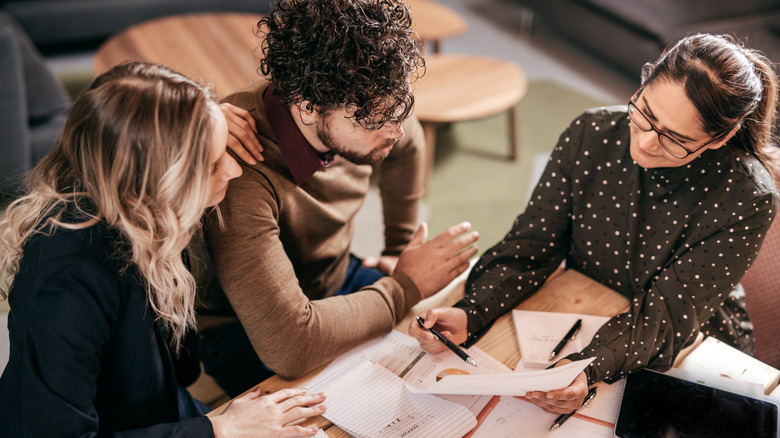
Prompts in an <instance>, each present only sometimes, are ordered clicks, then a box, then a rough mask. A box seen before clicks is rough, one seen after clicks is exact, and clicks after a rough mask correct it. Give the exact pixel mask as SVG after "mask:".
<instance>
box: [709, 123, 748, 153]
mask: <svg viewBox="0 0 780 438" xmlns="http://www.w3.org/2000/svg"><path fill="white" fill-rule="evenodd" d="M741 126H742V125H737V126H735V127H734V129H732V130H731V132H729V133H728V134H726V136H724V137H723V138H722V139H720V140H718V141H716V142H713V143H712V144H711V145H709V147H708V149H720V147H721V146H723V145H724V144H726V143H728V142H729V140H731V139H732V138H733V137H734V136H735V135H736V134H737V131H739V128H740V127H741Z"/></svg>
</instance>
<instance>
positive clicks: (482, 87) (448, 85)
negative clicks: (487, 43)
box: [414, 55, 528, 171]
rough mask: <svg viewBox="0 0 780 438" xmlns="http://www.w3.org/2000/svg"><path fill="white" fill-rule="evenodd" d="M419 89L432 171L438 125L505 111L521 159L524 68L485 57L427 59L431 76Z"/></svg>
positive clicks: (416, 94)
mask: <svg viewBox="0 0 780 438" xmlns="http://www.w3.org/2000/svg"><path fill="white" fill-rule="evenodd" d="M414 88H415V92H414V97H415V104H414V108H415V110H414V112H415V114H416V115H417V118H419V119H420V122H421V123H422V125H423V129H424V130H425V137H426V142H427V144H428V169H429V171H430V170H431V168H432V166H433V156H434V149H435V148H436V126H435V124H436V123H452V122H462V121H466V120H475V119H480V118H484V117H488V116H493V115H495V114H498V113H501V112H504V111H507V113H508V115H509V144H510V158H511V159H513V160H514V159H516V158H517V155H518V141H517V124H518V121H517V104H518V103H519V102H520V99H522V98H523V96H525V93H526V90H527V89H528V80H527V79H526V76H525V73H524V72H523V70H522V69H521V68H520V67H519V66H517V65H516V64H514V63H512V62H508V61H504V60H501V59H496V58H488V57H482V56H472V55H436V56H431V57H428V58H426V60H425V74H424V75H423V76H422V77H421V78H419V79H418V80H417V81H416V82H415V83H414Z"/></svg>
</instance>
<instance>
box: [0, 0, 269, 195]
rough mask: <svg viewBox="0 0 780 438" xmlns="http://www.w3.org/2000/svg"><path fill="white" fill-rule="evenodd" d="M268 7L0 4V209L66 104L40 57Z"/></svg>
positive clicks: (189, 1) (91, 1)
mask: <svg viewBox="0 0 780 438" xmlns="http://www.w3.org/2000/svg"><path fill="white" fill-rule="evenodd" d="M270 2H271V0H11V1H3V0H0V60H2V62H0V204H2V203H4V201H5V200H6V198H8V197H9V195H11V196H12V195H13V193H14V192H16V191H17V190H18V189H19V188H20V187H21V185H22V183H23V181H24V177H25V174H26V173H27V171H28V170H29V169H30V168H31V167H32V166H33V165H34V164H35V163H36V162H37V161H38V160H39V159H40V158H41V157H43V156H44V155H45V154H46V153H47V152H48V151H49V150H50V149H51V147H52V145H53V144H54V141H55V139H56V137H57V135H59V132H60V130H61V128H62V125H63V123H64V119H65V113H66V111H67V109H68V107H69V106H70V103H71V99H70V97H69V95H68V93H66V91H65V89H64V87H63V85H62V83H61V82H60V80H59V79H58V78H57V77H55V75H54V74H53V72H52V71H51V69H50V68H49V67H48V66H47V64H46V62H45V61H44V55H49V54H55V53H56V54H63V53H68V52H84V51H90V50H94V49H95V48H97V47H98V45H99V44H100V43H102V42H103V41H105V40H106V39H108V38H109V37H110V36H111V35H113V34H115V33H117V32H120V31H122V30H123V29H125V28H127V27H129V26H132V25H134V24H137V23H140V22H142V21H146V20H150V19H153V18H158V17H162V16H165V15H172V14H183V13H194V12H213V11H231V12H254V13H266V12H268V9H269V7H270Z"/></svg>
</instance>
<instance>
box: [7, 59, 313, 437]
mask: <svg viewBox="0 0 780 438" xmlns="http://www.w3.org/2000/svg"><path fill="white" fill-rule="evenodd" d="M227 135H228V132H227V124H226V121H225V118H224V116H223V115H222V113H221V112H220V109H219V107H218V106H217V104H216V103H215V99H214V96H212V95H211V93H210V92H209V91H208V90H206V89H204V88H203V87H201V86H200V85H198V84H197V83H195V82H193V81H192V80H190V79H188V78H186V77H184V76H182V75H180V74H178V73H175V72H172V71H170V70H168V69H166V68H164V67H161V66H157V65H152V64H144V63H132V64H125V65H122V66H118V67H116V68H114V69H113V70H111V71H109V72H108V73H106V74H104V75H102V76H101V77H99V78H97V79H96V80H95V82H94V83H93V84H92V86H91V88H90V89H89V90H88V91H87V92H85V93H83V95H82V96H81V97H79V99H78V100H77V101H76V102H75V103H74V105H73V107H72V109H71V110H70V113H69V116H68V120H67V122H66V125H65V128H64V131H63V134H62V136H61V138H60V140H59V141H58V143H57V145H56V146H55V148H54V150H53V151H52V152H51V153H50V154H49V155H48V156H46V157H45V158H44V159H43V160H42V161H41V163H40V164H39V165H38V166H37V167H36V168H35V169H34V170H33V171H32V173H31V175H30V179H29V182H30V189H29V192H28V193H27V194H26V196H24V197H22V198H20V199H18V200H17V201H16V202H14V203H13V204H11V206H10V207H8V210H7V217H6V219H5V221H3V222H2V223H0V273H2V274H4V275H6V276H7V277H9V278H13V282H12V283H11V284H10V285H8V284H6V285H2V286H3V287H2V289H0V294H2V297H3V298H7V299H8V300H9V302H10V305H11V312H10V314H9V322H8V327H9V333H10V340H11V352H10V359H9V362H8V365H7V367H6V369H5V371H4V372H3V375H2V377H0V436H6V437H21V436H45V437H55V436H93V435H100V436H109V435H110V436H114V435H116V436H143V437H151V436H187V437H199V436H203V437H212V436H217V437H219V436H231V437H233V436H250V435H251V436H255V437H256V436H274V437H276V436H312V435H314V434H315V433H316V428H308V427H307V428H304V427H301V426H292V427H285V425H286V424H288V423H290V422H292V421H295V420H298V419H301V418H305V417H311V416H315V415H319V414H321V413H322V412H324V407H322V405H320V403H321V402H322V401H323V400H324V395H323V394H317V395H306V394H304V393H303V392H301V391H298V390H282V391H279V392H277V393H274V394H271V395H268V396H265V397H260V394H259V393H257V392H252V393H249V394H247V395H245V396H243V397H241V398H239V399H238V400H236V402H234V403H233V404H232V405H230V406H229V407H228V409H227V410H226V411H225V412H224V413H223V414H222V415H219V416H213V417H211V418H208V417H205V416H203V415H202V414H203V413H204V412H205V409H204V408H205V406H203V405H202V404H199V403H198V402H196V401H195V400H194V399H192V397H190V395H189V393H187V392H186V390H184V389H182V386H181V385H180V384H179V382H178V381H177V374H176V370H177V368H179V367H180V365H182V364H183V363H186V362H187V361H188V359H189V361H190V362H194V358H193V357H192V354H191V353H192V351H191V350H190V348H191V347H190V345H189V339H190V337H189V336H187V335H188V334H191V333H192V332H193V331H192V329H193V327H194V321H195V314H194V310H193V308H194V307H193V306H194V299H195V282H194V280H193V277H192V275H191V274H190V272H189V271H188V268H187V264H186V263H187V262H186V256H184V257H183V250H184V248H185V246H186V245H187V243H188V242H189V241H190V239H191V237H192V236H193V234H194V233H195V232H196V231H197V229H198V226H199V223H200V219H201V216H202V214H203V212H204V209H205V208H207V207H209V206H214V205H216V204H217V203H218V202H219V201H221V200H222V198H223V197H224V194H225V190H226V189H227V184H228V181H229V180H230V179H232V178H235V177H236V176H238V175H240V173H241V170H240V168H239V167H238V165H237V164H236V162H235V161H234V160H233V159H232V158H231V157H230V156H229V155H228V154H226V153H225V145H226V142H227ZM195 363H197V362H195ZM179 377H181V376H179Z"/></svg>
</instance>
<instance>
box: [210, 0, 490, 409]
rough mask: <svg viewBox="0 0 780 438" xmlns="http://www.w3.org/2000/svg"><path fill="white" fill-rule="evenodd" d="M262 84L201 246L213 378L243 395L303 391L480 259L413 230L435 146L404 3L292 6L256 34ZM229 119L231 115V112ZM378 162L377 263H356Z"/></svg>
mask: <svg viewBox="0 0 780 438" xmlns="http://www.w3.org/2000/svg"><path fill="white" fill-rule="evenodd" d="M258 33H259V34H260V35H261V36H264V40H263V43H262V45H261V48H262V52H263V58H262V60H261V61H260V70H261V72H262V73H263V75H264V77H262V78H259V79H258V80H256V81H255V82H254V83H253V84H251V85H250V86H249V87H247V88H245V89H242V90H240V91H238V92H236V93H234V94H233V95H231V96H229V97H228V98H227V99H226V101H227V103H229V104H230V105H232V106H230V105H228V107H230V108H231V109H230V111H229V115H228V119H229V124H230V125H231V126H230V132H231V134H232V138H231V141H230V146H231V149H232V150H233V151H234V152H235V153H236V155H237V156H239V157H240V158H242V159H243V160H244V161H245V162H246V164H244V166H243V167H244V172H243V175H242V176H241V177H240V178H238V179H237V180H236V181H235V183H234V184H232V185H231V187H230V190H229V191H228V192H227V195H226V198H225V200H224V201H223V202H222V204H221V205H220V208H221V214H222V218H223V222H224V223H223V224H220V221H219V220H211V221H210V222H209V223H208V224H207V226H206V232H205V240H206V244H207V248H208V252H209V254H210V256H211V259H212V265H213V270H212V271H211V272H215V273H216V275H215V276H214V277H212V278H210V279H208V278H207V281H206V284H207V288H206V289H207V290H206V293H205V296H204V299H203V303H202V306H201V309H200V314H201V318H200V329H201V332H202V334H201V342H200V348H201V355H202V358H203V362H204V364H205V367H206V370H207V372H209V374H211V375H212V376H214V377H215V379H216V380H217V381H218V383H219V384H220V385H221V386H222V387H223V388H224V389H225V390H226V391H227V392H228V394H230V395H232V396H235V395H237V394H240V393H241V392H242V391H244V390H246V389H248V388H249V387H251V386H253V385H255V384H257V383H259V382H260V381H262V380H263V379H265V378H266V377H268V376H269V375H271V374H272V373H274V372H275V373H278V374H279V375H280V376H282V377H285V378H296V377H298V376H301V375H302V374H305V373H307V372H309V371H311V370H313V369H315V368H316V367H318V366H320V365H322V364H323V363H325V362H327V361H329V360H331V359H333V358H334V357H335V356H337V355H338V354H340V353H343V352H344V351H346V350H348V349H350V348H352V347H354V346H356V345H358V344H360V343H362V342H365V341H367V340H369V339H371V338H373V337H376V336H379V335H382V334H384V333H387V332H389V331H390V330H392V328H393V327H394V326H395V324H397V323H398V322H399V321H400V320H401V319H402V318H403V317H404V316H405V315H406V314H407V313H408V311H409V310H410V309H411V307H412V306H413V305H414V304H416V303H417V302H418V301H420V300H421V299H423V298H426V297H428V296H430V295H432V294H434V293H436V292H437V291H439V290H440V289H441V288H442V287H444V286H445V285H446V284H448V283H449V282H450V281H452V280H453V279H454V278H455V277H456V276H457V275H459V274H460V273H462V272H464V271H465V270H466V269H467V267H468V259H469V258H470V257H471V256H473V255H474V254H476V251H477V248H476V246H475V245H474V242H475V241H476V240H477V239H478V235H477V233H476V232H473V231H470V225H469V224H468V223H461V224H458V225H455V226H453V227H451V228H449V229H448V230H446V231H444V232H443V233H441V234H440V235H438V236H436V237H434V238H432V239H430V240H427V236H426V234H427V231H426V226H425V224H422V225H419V227H418V224H417V210H418V202H419V200H420V198H421V196H422V195H423V190H424V166H425V145H424V140H423V135H422V129H421V127H420V124H419V122H418V121H417V120H416V119H415V118H414V117H413V116H411V114H412V110H413V104H414V97H413V95H412V88H411V82H412V81H413V79H414V78H415V77H416V75H417V74H418V72H421V71H422V67H423V66H424V62H423V59H422V56H421V52H420V47H419V43H418V42H417V41H416V40H415V38H414V35H413V30H412V28H411V18H410V15H409V10H408V9H407V8H406V6H404V5H403V3H401V2H400V1H397V0H282V1H280V2H277V3H275V4H274V5H273V6H272V8H271V11H270V13H269V14H268V16H266V17H264V19H263V20H261V21H260V23H258ZM223 110H224V105H223ZM372 165H377V166H376V167H377V169H378V170H379V188H380V193H381V196H382V208H383V214H384V225H385V248H384V250H383V252H382V254H381V256H380V257H378V258H371V259H366V260H360V259H359V258H357V257H355V256H354V255H352V254H351V253H350V245H351V243H352V232H353V219H354V217H355V214H356V213H357V212H358V210H359V209H360V207H361V205H362V203H363V201H364V198H365V196H366V193H367V190H368V188H369V179H370V177H371V174H372V172H373V170H374V168H373V167H372Z"/></svg>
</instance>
